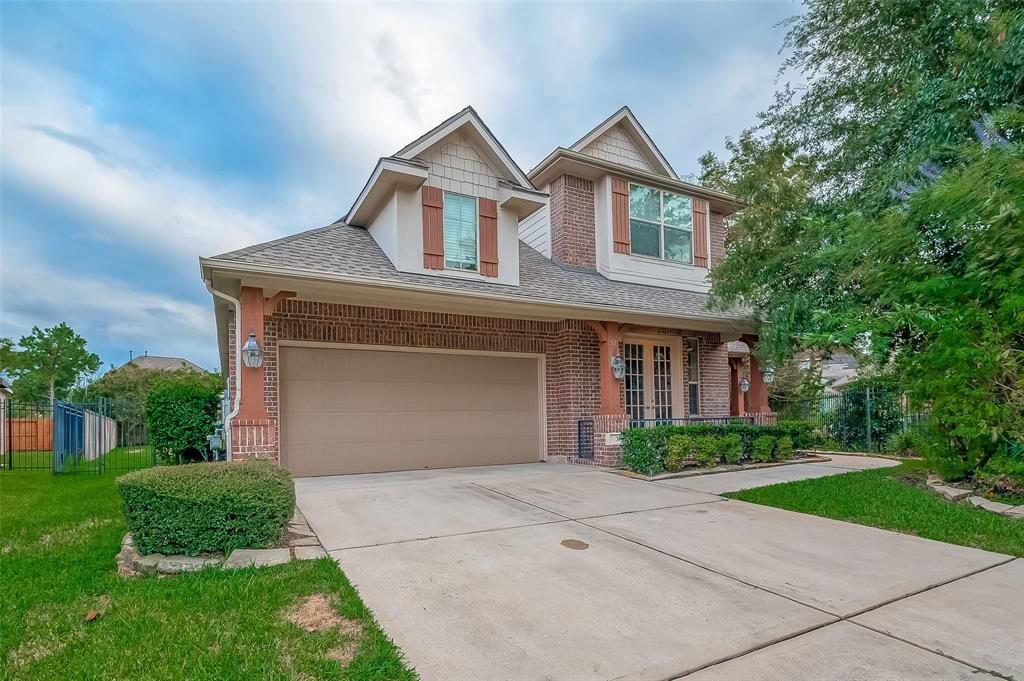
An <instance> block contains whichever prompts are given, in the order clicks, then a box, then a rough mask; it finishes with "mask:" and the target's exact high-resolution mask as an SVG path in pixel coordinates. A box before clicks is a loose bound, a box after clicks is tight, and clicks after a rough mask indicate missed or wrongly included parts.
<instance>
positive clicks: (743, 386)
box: [740, 376, 750, 393]
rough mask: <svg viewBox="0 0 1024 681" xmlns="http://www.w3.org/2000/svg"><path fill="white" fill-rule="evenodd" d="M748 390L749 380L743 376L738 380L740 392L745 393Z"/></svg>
mask: <svg viewBox="0 0 1024 681" xmlns="http://www.w3.org/2000/svg"><path fill="white" fill-rule="evenodd" d="M748 390H750V379H749V378H747V377H746V376H744V377H743V378H741V379H740V392H744V393H745V392H747V391H748Z"/></svg>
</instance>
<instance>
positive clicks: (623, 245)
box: [612, 177, 629, 253]
mask: <svg viewBox="0 0 1024 681" xmlns="http://www.w3.org/2000/svg"><path fill="white" fill-rule="evenodd" d="M612 249H613V250H614V251H615V252H616V253H629V183H628V182H626V181H625V180H620V179H618V178H617V177H613V178H612Z"/></svg>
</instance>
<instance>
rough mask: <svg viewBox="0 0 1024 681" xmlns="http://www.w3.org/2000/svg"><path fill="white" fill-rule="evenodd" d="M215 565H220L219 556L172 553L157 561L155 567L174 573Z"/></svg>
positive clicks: (166, 572) (164, 571)
mask: <svg viewBox="0 0 1024 681" xmlns="http://www.w3.org/2000/svg"><path fill="white" fill-rule="evenodd" d="M217 565H220V559H219V558H210V557H207V556H179V555H174V556H166V557H164V558H162V559H160V560H159V561H157V564H156V569H157V570H159V571H160V572H163V573H165V574H170V575H176V574H178V573H179V572H197V571H198V570H202V569H203V568H204V567H210V566H217Z"/></svg>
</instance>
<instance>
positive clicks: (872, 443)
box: [778, 388, 927, 452]
mask: <svg viewBox="0 0 1024 681" xmlns="http://www.w3.org/2000/svg"><path fill="white" fill-rule="evenodd" d="M778 418H779V419H788V420H794V421H805V422H808V423H810V424H812V425H813V426H814V429H815V430H816V431H817V432H818V434H819V435H821V436H822V437H823V438H824V439H825V447H827V448H829V449H836V450H842V451H864V452H870V451H881V450H882V449H884V448H885V443H886V440H888V439H889V438H890V437H892V436H893V435H894V434H898V433H903V432H906V431H908V430H915V429H918V428H921V427H923V426H924V424H925V422H926V421H927V412H926V410H925V409H924V408H922V407H915V406H914V405H912V404H911V403H910V402H909V400H908V399H907V397H906V395H904V394H903V393H902V392H901V391H900V390H897V389H894V388H851V389H849V390H846V391H844V392H841V393H836V394H831V395H825V396H823V397H821V398H819V399H817V400H806V401H801V402H795V403H789V404H783V405H779V408H778Z"/></svg>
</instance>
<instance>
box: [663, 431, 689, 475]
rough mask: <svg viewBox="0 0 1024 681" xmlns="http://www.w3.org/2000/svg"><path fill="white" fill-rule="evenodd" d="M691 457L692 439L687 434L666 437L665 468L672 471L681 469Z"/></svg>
mask: <svg viewBox="0 0 1024 681" xmlns="http://www.w3.org/2000/svg"><path fill="white" fill-rule="evenodd" d="M692 459H693V440H692V439H691V438H690V437H689V436H687V435H672V436H670V437H669V438H668V454H666V455H665V468H667V469H668V470H670V471H672V472H673V473H675V472H678V471H681V470H683V466H685V465H686V462H687V461H690V460H692Z"/></svg>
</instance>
